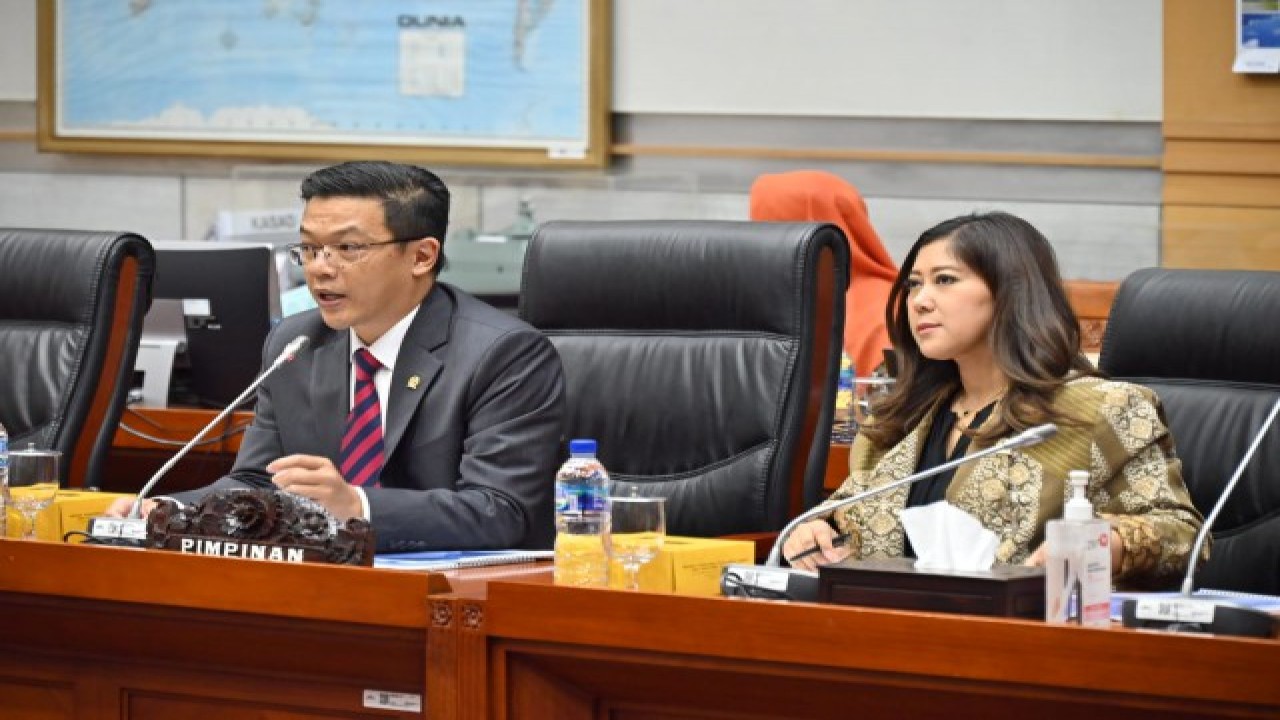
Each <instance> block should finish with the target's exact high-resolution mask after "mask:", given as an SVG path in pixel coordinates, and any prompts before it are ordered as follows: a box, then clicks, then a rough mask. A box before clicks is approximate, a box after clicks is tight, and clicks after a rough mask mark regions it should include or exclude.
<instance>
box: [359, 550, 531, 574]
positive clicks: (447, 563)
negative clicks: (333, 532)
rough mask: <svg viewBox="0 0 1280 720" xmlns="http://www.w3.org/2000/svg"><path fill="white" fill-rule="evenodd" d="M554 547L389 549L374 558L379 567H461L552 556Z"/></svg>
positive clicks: (517, 563) (522, 561)
mask: <svg viewBox="0 0 1280 720" xmlns="http://www.w3.org/2000/svg"><path fill="white" fill-rule="evenodd" d="M553 557H555V552H554V551H552V550H427V551H423V552H408V553H386V554H379V555H377V556H375V557H374V558H373V566H374V567H376V568H388V569H392V570H462V569H465V568H477V567H488V566H490V565H519V564H524V563H532V562H537V561H539V560H550V559H552V558H553Z"/></svg>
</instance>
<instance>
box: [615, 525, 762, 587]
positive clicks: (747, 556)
mask: <svg viewBox="0 0 1280 720" xmlns="http://www.w3.org/2000/svg"><path fill="white" fill-rule="evenodd" d="M755 557H756V546H755V543H753V542H751V541H749V540H721V539H718V538H692V537H678V536H668V537H667V538H666V540H664V541H663V543H662V550H661V551H660V552H659V553H658V556H657V557H656V558H654V559H653V560H651V561H650V562H648V563H646V564H645V565H644V566H642V567H641V568H640V589H641V590H646V591H650V592H668V593H675V594H676V595H702V596H708V597H710V596H715V595H719V594H720V573H721V571H722V570H724V566H725V565H728V564H729V563H753V562H755ZM625 586H626V580H625V571H624V570H623V569H622V565H621V564H620V563H618V562H617V561H616V560H613V561H610V563H609V587H611V588H623V587H625Z"/></svg>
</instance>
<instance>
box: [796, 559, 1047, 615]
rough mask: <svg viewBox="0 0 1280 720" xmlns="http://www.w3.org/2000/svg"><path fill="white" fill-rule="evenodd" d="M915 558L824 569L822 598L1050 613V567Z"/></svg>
mask: <svg viewBox="0 0 1280 720" xmlns="http://www.w3.org/2000/svg"><path fill="white" fill-rule="evenodd" d="M915 562H916V561H915V560H913V559H910V558H892V559H884V560H853V559H849V560H845V561H843V562H839V563H835V564H832V565H825V566H822V567H820V568H819V569H818V583H819V585H818V600H819V601H820V602H829V603H834V604H836V605H862V606H868V607H882V608H893V609H896V610H923V611H925V612H942V613H966V614H969V615H992V616H998V617H1021V618H1035V619H1037V620H1043V619H1044V584H1045V579H1044V568H1031V567H1025V566H1022V565H1001V564H996V565H993V566H992V567H991V569H990V570H984V571H980V572H970V571H949V570H917V569H916V567H915Z"/></svg>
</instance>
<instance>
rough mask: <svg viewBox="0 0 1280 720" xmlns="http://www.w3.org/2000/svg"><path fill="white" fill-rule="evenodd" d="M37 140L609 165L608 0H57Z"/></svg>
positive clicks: (49, 144) (58, 145)
mask: <svg viewBox="0 0 1280 720" xmlns="http://www.w3.org/2000/svg"><path fill="white" fill-rule="evenodd" d="M39 13H40V14H39V24H40V34H41V42H40V50H41V57H40V60H41V69H40V75H41V88H40V96H39V100H40V105H41V118H42V127H41V147H43V148H45V149H50V150H58V151H64V152H65V151H86V152H133V153H152V154H186V155H223V156H228V155H232V156H247V157H253V158H263V157H280V158H334V159H345V158H351V157H359V158H369V157H375V156H376V157H387V158H389V159H404V160H430V161H435V162H445V163H448V162H463V163H468V162H474V163H482V164H512V165H526V164H527V165H539V166H600V165H603V164H604V163H605V161H606V150H607V147H608V137H607V132H608V108H607V105H606V103H607V96H608V93H607V88H608V85H607V83H606V78H607V73H608V62H607V60H608V43H607V40H608V23H607V13H608V3H607V2H606V0H362V1H361V2H337V3H333V2H329V3H323V2H321V1H320V0H218V1H217V2H163V3H162V2H143V1H141V0H129V1H127V2H126V0H50V1H49V2H41V3H40V5H39Z"/></svg>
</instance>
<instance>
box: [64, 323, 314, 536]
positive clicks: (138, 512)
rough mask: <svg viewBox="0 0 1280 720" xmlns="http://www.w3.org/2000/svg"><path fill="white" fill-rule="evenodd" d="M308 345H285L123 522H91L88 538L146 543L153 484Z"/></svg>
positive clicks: (143, 492) (147, 487)
mask: <svg viewBox="0 0 1280 720" xmlns="http://www.w3.org/2000/svg"><path fill="white" fill-rule="evenodd" d="M310 342H311V339H310V338H308V337H307V336H306V335H299V336H298V337H296V338H294V339H292V340H290V341H289V344H288V345H285V346H284V349H283V350H281V351H280V354H279V355H278V356H276V359H275V361H273V362H272V363H271V365H270V366H269V367H267V369H266V370H263V371H262V372H261V373H259V374H258V376H257V377H256V378H254V380H253V382H252V383H249V387H247V388H245V389H244V392H241V393H240V394H239V395H238V396H236V399H234V400H232V401H231V402H230V403H228V404H227V406H226V407H225V408H223V410H222V412H220V413H218V415H217V417H215V418H214V419H213V420H210V421H209V424H208V425H205V426H204V429H202V430H201V431H200V432H198V433H196V435H195V437H193V438H191V439H190V440H188V441H187V444H185V445H183V446H182V448H181V449H179V450H178V452H177V453H175V454H174V456H173V457H171V458H169V461H168V462H166V463H165V464H164V465H162V466H161V467H160V469H159V470H156V472H155V474H154V475H152V476H151V478H150V479H149V480H147V482H146V484H144V485H143V486H142V488H141V489H140V490H138V497H136V498H135V499H134V501H133V505H131V506H129V513H128V514H127V515H126V516H125V517H124V518H123V519H122V518H110V517H97V518H94V519H93V521H92V522H91V523H90V525H89V534H90V535H91V536H93V537H94V538H95V539H96V540H97V541H98V542H101V543H110V542H113V541H119V542H120V544H140V543H141V542H142V541H144V540H146V536H147V521H146V520H145V519H144V518H143V517H142V501H143V500H145V499H146V498H147V495H148V494H149V493H150V492H151V490H152V489H153V488H155V486H156V483H158V482H160V478H162V477H164V476H165V474H166V473H168V472H169V471H170V470H171V469H173V466H174V465H177V464H178V461H180V460H182V458H183V457H185V456H186V454H187V453H189V452H191V448H193V447H195V446H196V445H198V444H199V443H200V441H201V440H203V439H204V437H205V435H208V434H209V432H210V431H211V430H213V429H214V428H215V427H217V426H218V424H219V423H221V422H222V421H223V419H225V418H226V417H227V415H229V414H231V412H232V411H234V410H235V409H236V408H238V407H240V406H241V405H243V404H244V403H245V402H246V401H247V400H248V399H249V397H250V396H251V395H252V394H253V393H254V392H255V391H256V390H257V389H258V386H259V385H261V384H262V383H263V382H264V381H265V380H266V379H267V378H268V377H270V376H271V374H272V373H274V372H275V371H276V370H279V369H280V367H281V366H283V365H285V364H286V363H289V362H291V361H292V360H293V359H294V358H295V357H297V356H298V353H300V352H302V350H303V348H305V347H306V346H307V344H308V343H310Z"/></svg>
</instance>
